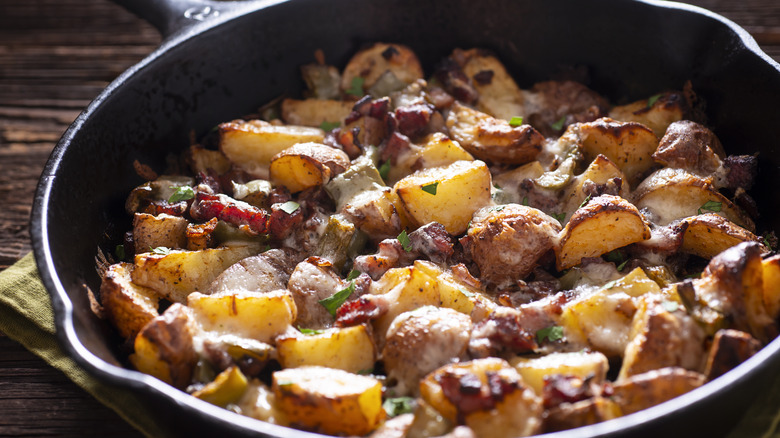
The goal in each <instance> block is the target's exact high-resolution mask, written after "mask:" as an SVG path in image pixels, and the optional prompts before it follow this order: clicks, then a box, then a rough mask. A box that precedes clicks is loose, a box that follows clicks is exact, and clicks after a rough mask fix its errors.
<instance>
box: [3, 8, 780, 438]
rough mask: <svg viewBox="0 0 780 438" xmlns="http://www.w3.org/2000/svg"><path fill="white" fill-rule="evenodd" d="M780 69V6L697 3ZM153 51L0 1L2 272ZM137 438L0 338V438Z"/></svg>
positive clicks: (126, 20) (106, 19) (148, 39)
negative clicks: (72, 144)
mask: <svg viewBox="0 0 780 438" xmlns="http://www.w3.org/2000/svg"><path fill="white" fill-rule="evenodd" d="M690 3H694V4H696V5H699V6H703V7H705V8H708V9H711V10H713V11H715V12H718V13H721V14H723V15H725V16H726V17H728V18H730V19H732V20H733V21H735V22H737V23H738V24H740V25H742V26H743V27H745V28H746V29H747V30H748V31H749V32H750V33H751V34H752V35H753V36H754V37H755V38H756V40H757V41H758V43H759V44H760V45H761V47H762V48H763V49H764V50H765V51H766V52H767V53H768V54H769V55H770V56H772V57H773V58H774V59H775V60H780V1H778V0H741V1H738V2H737V1H733V0H695V1H691V2H690ZM159 42H160V37H159V35H158V34H157V32H156V31H155V29H154V28H152V27H151V26H149V25H148V24H146V23H145V22H143V21H141V20H140V19H138V18H137V17H135V16H134V15H132V14H130V13H128V12H126V11H125V10H124V9H122V8H121V7H119V6H116V5H114V4H113V3H110V2H109V1H107V0H0V206H1V207H0V270H2V269H4V268H6V267H7V266H9V265H11V264H13V263H14V262H15V261H17V260H18V259H19V258H21V257H22V256H24V255H25V254H26V253H28V252H29V251H30V241H29V239H30V237H29V226H28V219H29V215H30V208H31V204H32V197H33V192H34V190H35V186H36V183H37V181H38V176H39V175H40V172H41V170H42V169H43V165H44V163H45V162H46V158H47V157H48V155H49V153H50V152H51V150H52V148H53V147H54V144H55V143H56V142H57V140H58V139H59V137H60V136H61V135H62V133H63V132H64V131H65V129H66V128H67V126H68V125H69V124H70V123H71V122H72V121H73V119H74V118H75V117H76V116H77V115H78V113H79V112H80V111H81V110H82V109H83V108H84V107H86V106H87V104H89V102H90V101H91V100H92V99H93V98H94V97H95V96H97V95H98V93H99V92H100V91H101V90H102V89H103V88H104V87H105V86H106V85H107V84H108V83H109V82H110V81H111V80H112V79H113V78H115V77H116V76H117V75H118V74H119V73H121V72H122V71H124V70H125V69H127V68H128V67H129V66H131V65H132V64H134V63H135V62H137V61H139V60H141V59H142V58H143V57H144V56H145V55H146V54H148V53H150V52H151V51H152V50H153V49H154V48H155V47H156V46H157V45H158V44H159ZM42 435H46V436H88V435H90V436H114V437H135V436H140V434H139V433H138V432H137V431H135V430H134V429H133V428H131V427H130V426H129V425H127V424H126V423H125V422H124V421H122V420H121V419H120V418H119V417H118V416H117V415H116V414H115V413H114V412H112V411H111V410H109V409H107V408H105V407H104V406H103V405H101V404H100V403H98V402H97V401H95V400H94V399H93V398H92V397H91V396H90V395H88V394H87V393H85V392H84V391H82V390H81V389H80V388H79V387H77V386H76V385H74V384H73V383H71V382H70V381H69V380H68V379H67V378H66V377H64V375H62V374H61V373H60V372H59V371H57V370H55V369H53V368H51V367H49V366H48V365H47V364H46V363H45V362H43V361H42V360H40V359H38V358H37V357H36V356H34V355H33V354H31V353H29V352H27V351H26V350H25V349H24V348H22V347H21V346H19V344H17V343H15V342H13V341H11V340H10V339H8V338H7V337H5V336H3V335H2V333H0V436H42Z"/></svg>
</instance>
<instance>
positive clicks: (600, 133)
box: [569, 117, 658, 185]
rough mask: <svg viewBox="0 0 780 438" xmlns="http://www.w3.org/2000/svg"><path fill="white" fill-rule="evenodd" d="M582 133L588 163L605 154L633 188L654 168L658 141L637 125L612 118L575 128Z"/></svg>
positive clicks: (646, 128)
mask: <svg viewBox="0 0 780 438" xmlns="http://www.w3.org/2000/svg"><path fill="white" fill-rule="evenodd" d="M569 129H575V130H578V132H579V137H580V140H581V142H582V150H583V152H585V157H586V158H587V159H590V160H592V159H594V158H595V157H596V156H597V155H599V154H602V155H604V156H606V157H607V158H609V159H610V160H611V161H612V162H613V163H615V164H617V166H618V167H620V170H622V171H623V173H625V174H626V177H627V178H628V182H629V183H630V184H631V185H634V184H636V183H637V182H639V180H640V179H641V178H642V177H643V176H644V174H645V172H647V171H648V170H649V169H650V168H651V167H653V164H654V163H653V159H652V155H653V152H655V151H656V149H658V137H656V135H655V134H654V133H653V131H652V130H651V129H650V128H648V127H647V126H645V125H642V124H641V123H637V122H618V121H617V120H613V119H610V118H608V117H605V118H601V119H598V120H596V121H594V122H590V123H582V124H580V125H573V126H572V127H570V128H569Z"/></svg>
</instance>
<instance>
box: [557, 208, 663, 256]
mask: <svg viewBox="0 0 780 438" xmlns="http://www.w3.org/2000/svg"><path fill="white" fill-rule="evenodd" d="M649 238H650V228H649V226H648V224H647V222H646V221H645V219H644V218H643V217H642V215H641V214H640V213H639V210H637V208H636V207H634V206H633V205H632V204H631V203H630V202H628V201H626V200H625V199H623V198H621V197H619V196H612V195H601V196H597V197H595V198H593V199H591V200H590V202H588V203H587V205H584V206H583V207H582V208H579V209H578V210H577V211H575V212H574V214H573V215H572V217H571V219H570V220H569V222H568V223H567V224H566V226H565V227H564V228H563V230H562V231H561V233H560V237H559V238H558V243H557V244H556V245H555V246H554V250H555V260H556V266H557V267H558V270H559V271H560V270H563V269H568V268H571V267H572V266H576V265H578V264H580V262H581V261H582V259H583V258H585V257H598V256H600V255H602V254H606V253H608V252H610V251H612V250H614V249H617V248H622V247H624V246H626V245H629V244H631V243H635V242H640V241H642V240H647V239H649Z"/></svg>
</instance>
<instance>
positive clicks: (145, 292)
mask: <svg viewBox="0 0 780 438" xmlns="http://www.w3.org/2000/svg"><path fill="white" fill-rule="evenodd" d="M132 269H133V265H132V264H130V263H117V264H115V265H111V266H110V267H109V268H108V270H107V271H106V274H105V275H104V276H103V281H102V283H101V284H100V302H101V305H102V306H103V310H104V311H105V314H106V316H107V318H108V320H109V321H110V322H111V324H113V325H114V327H116V328H117V330H119V334H120V335H122V336H123V337H125V338H127V339H133V338H135V335H136V334H138V332H139V331H140V330H141V329H142V328H143V327H144V326H145V325H146V324H147V323H149V321H151V320H152V319H154V318H156V317H157V316H158V315H159V314H158V313H157V306H158V304H159V302H160V297H159V296H158V295H157V293H156V292H155V291H154V290H152V289H149V288H146V287H143V286H138V285H135V284H133V282H132V279H131V277H130V272H131V271H132Z"/></svg>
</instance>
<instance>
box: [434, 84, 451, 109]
mask: <svg viewBox="0 0 780 438" xmlns="http://www.w3.org/2000/svg"><path fill="white" fill-rule="evenodd" d="M428 97H429V99H430V102H431V103H432V104H433V106H434V107H435V108H436V109H437V110H441V109H445V108H449V107H450V106H452V104H453V103H455V99H454V98H453V97H452V96H450V95H449V94H448V93H447V92H446V91H444V90H442V89H441V88H439V87H432V88H431V89H430V90H428Z"/></svg>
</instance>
